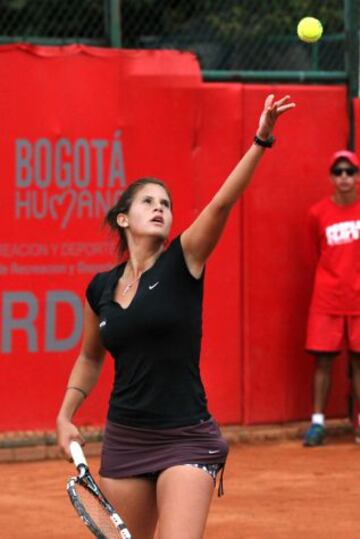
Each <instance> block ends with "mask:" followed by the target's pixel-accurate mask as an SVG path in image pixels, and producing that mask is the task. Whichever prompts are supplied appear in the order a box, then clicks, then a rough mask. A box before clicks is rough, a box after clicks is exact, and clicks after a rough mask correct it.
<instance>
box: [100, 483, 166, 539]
mask: <svg viewBox="0 0 360 539" xmlns="http://www.w3.org/2000/svg"><path fill="white" fill-rule="evenodd" d="M100 488H101V490H102V491H103V493H104V494H105V496H106V498H107V499H108V500H109V502H110V503H111V504H112V505H113V506H114V508H115V509H116V510H117V512H118V513H119V515H120V516H121V518H122V519H123V520H124V522H125V524H126V526H127V527H128V528H129V530H130V532H131V534H132V536H133V538H134V539H153V536H154V530H155V527H156V522H157V517H158V514H157V504H156V480H155V479H148V478H142V477H130V478H126V479H110V478H107V477H101V478H100Z"/></svg>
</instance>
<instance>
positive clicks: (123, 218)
mask: <svg viewBox="0 0 360 539" xmlns="http://www.w3.org/2000/svg"><path fill="white" fill-rule="evenodd" d="M116 222H117V224H118V225H119V227H120V228H127V227H128V226H129V223H128V219H127V215H126V214H125V213H119V214H118V216H117V217H116Z"/></svg>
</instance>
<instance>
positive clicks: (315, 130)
mask: <svg viewBox="0 0 360 539" xmlns="http://www.w3.org/2000/svg"><path fill="white" fill-rule="evenodd" d="M268 93H275V94H276V95H283V94H285V93H289V94H290V95H291V97H292V98H293V99H294V100H295V101H296V103H297V107H296V109H295V110H293V111H291V113H289V114H288V115H287V117H286V119H284V121H283V122H282V121H281V120H282V119H281V118H280V120H279V124H278V126H277V128H276V136H277V142H276V144H275V146H274V148H273V149H272V150H271V151H269V152H268V155H267V156H266V158H265V159H264V160H263V162H262V163H261V165H260V167H259V169H258V171H257V173H256V177H255V180H254V183H253V185H252V186H251V187H250V189H249V190H248V191H247V192H246V194H245V197H244V231H243V232H244V235H243V238H244V275H245V282H244V290H245V298H244V299H245V305H244V310H245V313H244V315H245V316H244V323H245V335H246V337H245V349H244V356H245V357H244V365H245V366H244V368H245V372H244V378H245V392H244V399H245V404H244V406H245V418H244V420H245V422H246V423H250V424H252V423H261V422H274V421H275V422H278V421H290V420H299V419H303V418H304V417H305V418H308V417H309V414H310V412H311V396H312V391H311V385H312V368H313V365H312V361H311V359H309V358H308V357H307V356H306V355H305V354H304V352H303V348H304V341H305V329H306V327H305V326H306V317H307V309H308V304H309V296H310V291H311V288H312V282H311V281H310V277H311V269H310V268H308V267H307V266H306V261H305V253H304V251H305V248H304V242H305V218H306V214H307V211H308V208H309V207H310V205H312V204H313V203H315V202H317V201H318V200H319V199H320V198H322V197H324V196H326V195H328V194H329V193H330V190H331V187H330V182H329V180H328V163H329V157H330V156H331V154H332V153H333V152H334V151H336V150H337V149H341V148H345V147H346V143H347V137H348V121H347V108H346V107H347V105H346V88H345V87H343V86H341V87H333V86H331V87H330V86H297V85H294V86H276V85H271V86H270V85H269V86H266V85H261V86H256V85H248V86H246V87H245V89H244V100H243V106H244V111H245V113H246V114H244V118H245V119H244V139H245V140H246V141H250V140H251V138H252V136H253V134H254V131H255V129H256V122H255V121H254V120H255V119H256V115H257V112H258V111H259V110H260V109H261V106H262V103H263V100H264V98H265V96H266V94H268ZM346 400H347V369H346V368H345V367H344V365H341V364H340V362H338V363H337V365H336V367H335V372H334V392H333V395H332V399H331V402H330V406H329V414H330V415H336V416H337V417H339V416H341V415H345V414H346Z"/></svg>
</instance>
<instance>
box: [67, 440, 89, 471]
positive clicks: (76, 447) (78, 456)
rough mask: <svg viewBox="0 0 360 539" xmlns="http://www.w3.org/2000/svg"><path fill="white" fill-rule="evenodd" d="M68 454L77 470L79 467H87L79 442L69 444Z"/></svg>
mask: <svg viewBox="0 0 360 539" xmlns="http://www.w3.org/2000/svg"><path fill="white" fill-rule="evenodd" d="M70 453H71V456H72V459H73V461H74V464H75V466H76V467H77V468H79V466H81V465H83V466H86V467H87V462H86V458H85V455H84V452H83V450H82V449H81V445H80V444H79V442H75V440H73V441H72V442H70Z"/></svg>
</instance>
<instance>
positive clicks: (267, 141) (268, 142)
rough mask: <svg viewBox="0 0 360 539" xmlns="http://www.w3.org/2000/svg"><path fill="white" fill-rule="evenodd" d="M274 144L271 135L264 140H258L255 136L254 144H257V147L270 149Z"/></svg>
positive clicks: (273, 138)
mask: <svg viewBox="0 0 360 539" xmlns="http://www.w3.org/2000/svg"><path fill="white" fill-rule="evenodd" d="M274 142H275V137H274V136H273V135H270V137H268V138H267V139H265V140H263V139H261V138H259V137H258V136H257V135H255V137H254V144H257V145H258V146H262V147H263V148H271V147H272V145H273V144H274Z"/></svg>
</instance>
